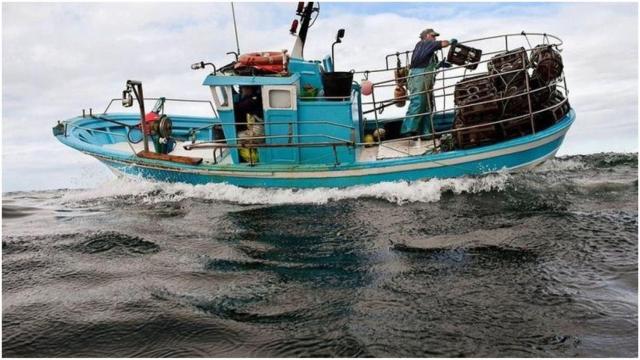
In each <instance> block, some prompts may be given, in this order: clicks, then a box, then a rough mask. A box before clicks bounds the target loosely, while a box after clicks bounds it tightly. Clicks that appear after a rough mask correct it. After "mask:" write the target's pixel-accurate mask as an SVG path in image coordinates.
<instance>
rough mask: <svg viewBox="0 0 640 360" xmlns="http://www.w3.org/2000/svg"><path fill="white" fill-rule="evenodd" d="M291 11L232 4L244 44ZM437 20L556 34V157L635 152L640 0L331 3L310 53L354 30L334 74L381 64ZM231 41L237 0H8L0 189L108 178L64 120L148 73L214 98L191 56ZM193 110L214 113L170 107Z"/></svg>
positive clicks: (450, 33)
mask: <svg viewBox="0 0 640 360" xmlns="http://www.w3.org/2000/svg"><path fill="white" fill-rule="evenodd" d="M295 7H296V4H295V3H235V10H236V17H237V21H238V32H239V42H240V49H241V52H243V53H244V52H254V51H269V50H280V49H289V50H291V48H292V46H293V41H294V38H293V37H292V36H290V35H289V33H288V29H289V27H290V24H291V21H292V20H293V18H294V11H295ZM427 27H431V28H434V29H436V30H437V31H438V32H440V33H441V34H442V38H443V39H450V38H457V39H458V40H461V41H463V40H465V39H471V38H478V37H482V36H487V35H495V34H501V33H519V32H520V31H522V30H525V31H527V32H545V33H550V34H554V35H557V36H559V37H560V38H562V39H563V40H564V45H563V52H562V57H563V61H564V66H565V73H566V77H567V85H568V88H569V90H570V93H569V101H570V103H571V105H572V106H573V108H574V109H575V110H576V113H577V119H576V122H575V124H574V125H573V127H572V128H571V130H570V131H569V133H568V134H567V137H566V139H565V143H564V144H563V146H562V147H561V149H560V151H559V153H558V155H567V154H588V153H595V152H603V151H615V152H637V151H638V5H637V3H575V2H574V3H416V2H412V3H380V2H377V3H325V2H322V3H320V17H319V18H318V20H317V22H316V23H315V24H314V26H313V27H312V28H311V29H310V31H309V36H308V39H307V45H306V47H305V58H307V59H322V58H323V57H324V56H325V55H327V54H330V52H331V43H332V42H333V40H334V37H335V33H336V31H337V29H339V28H344V29H345V30H346V36H345V38H344V39H343V43H342V44H340V45H337V46H336V50H335V53H336V67H337V70H350V69H358V70H359V69H371V68H381V67H384V55H386V54H389V53H393V52H395V51H397V50H400V51H404V50H409V49H412V48H413V46H414V45H415V42H416V41H417V39H418V34H419V33H420V31H421V30H423V29H425V28H427ZM235 48H236V44H235V37H234V32H233V22H232V17H231V7H230V4H229V3H3V4H2V191H3V192H8V191H18V190H44V189H56V188H77V187H94V186H99V185H100V184H103V183H105V182H106V181H107V180H109V179H110V178H111V177H112V176H113V175H112V174H111V173H110V172H109V170H108V169H107V168H106V167H105V166H104V165H102V164H100V163H99V162H98V161H97V160H95V159H93V158H91V157H89V156H87V155H83V154H81V153H79V152H77V151H76V150H73V149H71V148H68V147H66V146H64V145H62V144H61V143H59V142H58V141H57V140H55V138H54V137H53V136H52V133H51V127H53V126H54V125H55V123H56V121H58V120H64V119H68V118H71V117H74V116H76V115H79V114H80V113H81V112H82V109H87V110H88V109H89V108H92V109H94V111H96V110H97V111H102V110H103V109H104V107H105V106H106V105H107V103H108V101H109V99H112V98H118V97H119V96H120V94H121V91H122V90H123V88H124V85H125V82H126V80H127V79H136V80H141V81H142V82H143V84H144V91H145V96H148V97H157V96H166V97H174V98H192V99H205V100H209V97H210V92H209V90H208V89H207V88H206V87H204V86H202V80H203V79H204V77H205V75H206V72H204V71H202V70H201V71H193V70H191V69H190V67H189V66H190V64H192V63H194V62H196V61H200V60H206V61H211V62H213V63H215V64H216V65H218V67H219V66H221V65H225V64H227V63H229V62H230V61H231V60H232V57H231V56H229V55H226V54H225V53H227V52H229V51H233V50H235ZM372 79H373V80H376V79H375V78H372ZM356 80H360V77H358V76H356ZM186 111H190V112H191V111H192V112H194V114H201V115H209V114H210V110H208V109H206V108H203V107H193V106H189V107H182V108H181V107H179V106H175V107H173V108H172V109H171V112H177V113H179V112H186ZM394 111H395V112H396V113H398V111H401V110H399V109H391V108H390V109H389V112H388V113H385V115H386V116H392V115H394V114H395V113H394Z"/></svg>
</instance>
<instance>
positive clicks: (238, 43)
mask: <svg viewBox="0 0 640 360" xmlns="http://www.w3.org/2000/svg"><path fill="white" fill-rule="evenodd" d="M231 14H232V15H233V30H234V31H235V33H236V49H237V50H238V55H240V42H239V41H238V26H237V25H236V10H235V8H234V7H233V2H231Z"/></svg>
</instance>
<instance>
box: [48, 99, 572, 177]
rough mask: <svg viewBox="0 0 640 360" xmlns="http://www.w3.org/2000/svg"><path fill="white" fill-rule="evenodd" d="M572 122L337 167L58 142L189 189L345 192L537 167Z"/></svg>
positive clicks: (121, 169) (120, 169)
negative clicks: (227, 161) (135, 152)
mask: <svg viewBox="0 0 640 360" xmlns="http://www.w3.org/2000/svg"><path fill="white" fill-rule="evenodd" d="M574 120H575V112H574V111H573V110H571V111H570V112H569V113H568V114H567V115H566V116H565V117H564V118H563V119H561V120H560V121H558V122H557V123H556V124H555V125H553V126H551V127H550V128H548V129H545V130H543V131H540V132H538V133H536V134H533V135H528V136H524V137H521V138H517V139H513V140H509V141H505V142H502V143H498V144H493V145H489V146H483V147H478V148H473V149H469V150H455V151H450V152H444V153H440V154H431V155H424V156H413V157H405V158H397V159H388V160H377V161H371V162H363V163H352V164H341V165H337V166H335V165H322V166H319V165H298V166H283V165H265V164H262V165H256V166H248V165H247V164H241V165H213V164H201V165H197V166H192V165H184V164H177V163H173V162H167V161H161V160H152V159H142V158H138V157H135V156H132V155H130V154H129V155H126V154H124V153H121V152H113V153H109V152H108V151H105V150H101V148H100V147H98V146H87V145H86V143H82V142H81V141H78V140H77V139H74V138H73V137H71V136H67V137H64V136H62V135H59V136H58V138H59V140H60V141H61V142H63V143H65V144H67V145H69V146H71V147H74V148H77V149H78V150H81V151H83V152H85V153H87V154H89V155H92V156H94V157H96V158H97V159H99V160H100V161H102V162H103V163H104V164H105V165H107V166H108V167H110V168H111V169H112V170H113V171H114V172H115V173H118V174H124V175H131V176H135V177H138V176H142V177H144V178H147V179H152V180H158V181H165V182H183V183H189V184H207V183H222V182H224V183H229V184H233V185H237V186H242V187H280V188H316V187H348V186H354V185H366V184H373V183H379V182H385V181H415V180H419V179H429V178H451V177H460V176H469V175H481V174H487V173H492V172H497V171H501V170H516V169H521V168H525V167H530V166H535V165H537V164H539V163H541V162H543V161H545V160H546V159H548V158H551V157H553V156H554V155H555V153H556V152H557V151H558V149H559V148H560V146H561V144H562V141H563V140H564V136H565V134H566V133H567V131H568V130H569V128H570V126H571V124H572V123H573V121H574Z"/></svg>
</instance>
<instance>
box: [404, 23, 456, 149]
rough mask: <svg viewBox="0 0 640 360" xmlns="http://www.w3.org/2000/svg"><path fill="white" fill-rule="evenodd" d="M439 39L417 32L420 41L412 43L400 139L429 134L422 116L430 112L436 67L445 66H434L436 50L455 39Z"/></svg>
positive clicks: (431, 33) (432, 33) (428, 123)
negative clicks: (407, 104)
mask: <svg viewBox="0 0 640 360" xmlns="http://www.w3.org/2000/svg"><path fill="white" fill-rule="evenodd" d="M438 36H440V34H438V33H437V32H435V30H433V29H430V28H429V29H425V30H423V31H422V32H421V33H420V41H418V43H417V44H416V47H415V48H414V50H413V55H412V56H411V65H410V66H409V68H410V69H409V78H408V81H407V83H408V88H409V101H410V102H409V108H408V109H407V113H406V116H405V119H404V121H403V122H402V128H401V129H400V133H401V134H402V135H403V136H406V137H408V136H416V135H429V134H431V132H432V129H431V119H430V118H429V116H425V115H424V114H425V113H431V111H432V110H434V107H435V106H434V105H435V101H434V98H433V84H434V82H435V79H436V74H435V73H433V72H434V71H435V70H437V69H438V68H439V67H442V66H446V65H445V64H444V62H443V63H438V57H437V56H436V51H438V50H440V49H442V48H445V47H447V46H449V45H455V44H456V43H457V42H458V40H456V39H451V41H447V40H442V41H438V40H436V37H438Z"/></svg>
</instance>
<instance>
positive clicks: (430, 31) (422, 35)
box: [420, 28, 440, 39]
mask: <svg viewBox="0 0 640 360" xmlns="http://www.w3.org/2000/svg"><path fill="white" fill-rule="evenodd" d="M427 34H431V35H433V36H440V34H438V33H437V32H436V31H435V30H433V29H431V28H429V29H425V30H422V32H421V33H420V39H422V38H423V37H424V36H425V35H427Z"/></svg>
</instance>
